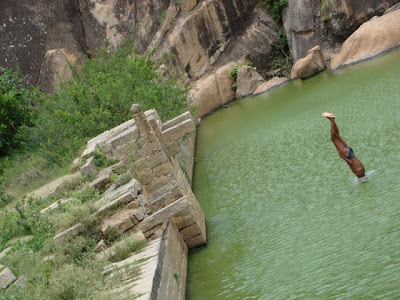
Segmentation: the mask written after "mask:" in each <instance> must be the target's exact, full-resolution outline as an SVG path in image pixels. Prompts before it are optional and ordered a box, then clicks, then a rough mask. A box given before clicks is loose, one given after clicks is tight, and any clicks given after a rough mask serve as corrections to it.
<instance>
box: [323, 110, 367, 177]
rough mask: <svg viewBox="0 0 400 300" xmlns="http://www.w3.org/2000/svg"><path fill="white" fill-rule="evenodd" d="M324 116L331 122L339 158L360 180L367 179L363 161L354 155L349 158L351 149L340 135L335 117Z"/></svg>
mask: <svg viewBox="0 0 400 300" xmlns="http://www.w3.org/2000/svg"><path fill="white" fill-rule="evenodd" d="M322 116H323V117H325V118H327V119H329V121H331V141H332V143H333V144H334V145H335V147H336V149H337V152H338V153H339V156H340V157H341V158H342V159H343V160H344V161H345V162H346V163H347V164H348V165H349V167H350V169H351V171H352V172H353V173H354V174H356V176H357V177H358V178H359V179H360V178H363V177H365V168H364V165H363V164H362V163H361V161H360V160H359V159H358V158H357V157H355V156H354V154H353V157H351V158H348V157H349V154H350V148H349V147H348V146H347V144H346V142H345V141H344V140H343V139H342V137H341V136H340V135H339V128H338V127H337V125H336V123H335V115H334V114H331V113H327V112H325V113H323V114H322Z"/></svg>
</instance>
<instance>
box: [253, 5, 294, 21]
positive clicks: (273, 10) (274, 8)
mask: <svg viewBox="0 0 400 300" xmlns="http://www.w3.org/2000/svg"><path fill="white" fill-rule="evenodd" d="M288 3H289V0H261V1H260V4H261V5H262V6H264V7H265V9H266V10H267V12H268V13H269V14H270V15H271V16H272V17H273V18H274V20H275V21H276V22H278V23H279V24H282V12H283V9H284V8H285V7H286V5H287V4H288Z"/></svg>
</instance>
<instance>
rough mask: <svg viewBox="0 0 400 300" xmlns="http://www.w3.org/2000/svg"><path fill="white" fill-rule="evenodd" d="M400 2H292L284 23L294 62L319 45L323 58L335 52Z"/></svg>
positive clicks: (372, 0) (390, 0) (302, 0)
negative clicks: (370, 20) (369, 21)
mask: <svg viewBox="0 0 400 300" xmlns="http://www.w3.org/2000/svg"><path fill="white" fill-rule="evenodd" d="M398 2H399V0H361V1H352V0H341V1H339V0H332V1H326V0H323V1H312V0H291V1H289V5H288V8H287V9H286V10H285V11H284V14H283V20H284V27H285V31H286V34H287V38H288V42H289V47H290V50H291V53H292V55H293V58H294V60H295V61H296V60H298V59H299V58H301V57H304V56H305V55H306V52H307V51H308V50H309V49H311V48H313V47H314V46H316V45H321V47H322V49H323V51H324V55H325V57H326V58H330V57H331V56H332V55H333V53H336V52H338V50H339V48H340V45H341V44H342V43H343V42H344V41H345V39H346V38H348V37H349V36H350V35H351V34H352V33H353V32H354V31H355V30H356V29H357V28H358V27H359V26H360V25H361V24H362V23H364V22H366V21H367V20H369V19H370V18H371V17H373V16H376V15H377V16H380V15H382V14H383V13H384V12H385V10H387V9H388V8H390V7H391V6H392V5H394V4H396V3H398Z"/></svg>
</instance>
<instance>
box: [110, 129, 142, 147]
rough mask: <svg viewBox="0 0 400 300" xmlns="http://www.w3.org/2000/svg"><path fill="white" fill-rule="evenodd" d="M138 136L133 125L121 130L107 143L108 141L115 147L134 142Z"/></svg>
mask: <svg viewBox="0 0 400 300" xmlns="http://www.w3.org/2000/svg"><path fill="white" fill-rule="evenodd" d="M138 137H139V131H138V129H137V127H136V126H133V127H130V128H128V129H126V130H125V131H123V132H121V133H120V134H119V135H117V136H116V137H114V138H112V139H111V140H109V141H108V143H110V144H111V145H112V146H113V148H117V147H119V146H122V145H125V144H132V143H134V142H135V141H136V140H137V139H138Z"/></svg>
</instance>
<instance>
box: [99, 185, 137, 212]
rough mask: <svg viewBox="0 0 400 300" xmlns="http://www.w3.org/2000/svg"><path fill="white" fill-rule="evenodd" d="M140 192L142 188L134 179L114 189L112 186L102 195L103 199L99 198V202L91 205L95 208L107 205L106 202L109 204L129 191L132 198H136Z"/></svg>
mask: <svg viewBox="0 0 400 300" xmlns="http://www.w3.org/2000/svg"><path fill="white" fill-rule="evenodd" d="M141 190H142V186H141V185H140V183H139V182H138V181H137V180H136V179H132V180H131V181H129V182H128V183H126V184H124V185H121V186H120V187H118V188H116V185H112V186H111V187H110V188H109V189H108V190H107V191H106V192H105V193H104V195H103V197H101V198H100V199H99V200H97V201H96V202H95V203H94V204H93V205H94V207H96V208H100V207H102V206H103V205H105V204H107V203H108V202H111V201H113V200H115V199H117V198H118V197H120V196H121V195H123V194H125V193H126V192H128V191H130V192H131V193H132V195H133V197H136V196H137V195H138V194H139V192H140V191H141ZM128 202H129V201H128ZM126 203H127V202H126Z"/></svg>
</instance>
